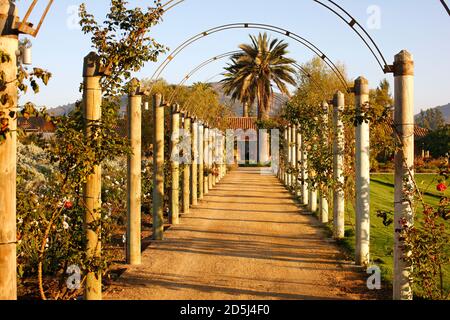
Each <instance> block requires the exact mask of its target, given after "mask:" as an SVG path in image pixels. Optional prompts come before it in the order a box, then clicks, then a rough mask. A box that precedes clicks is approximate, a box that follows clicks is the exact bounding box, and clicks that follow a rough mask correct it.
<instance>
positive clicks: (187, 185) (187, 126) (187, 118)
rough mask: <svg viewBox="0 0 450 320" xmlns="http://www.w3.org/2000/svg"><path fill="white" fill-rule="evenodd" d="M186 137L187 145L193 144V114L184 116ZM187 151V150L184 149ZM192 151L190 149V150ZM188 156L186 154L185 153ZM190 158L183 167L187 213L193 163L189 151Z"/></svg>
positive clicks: (185, 210)
mask: <svg viewBox="0 0 450 320" xmlns="http://www.w3.org/2000/svg"><path fill="white" fill-rule="evenodd" d="M183 128H184V138H183V139H188V140H189V142H188V143H187V144H186V145H192V144H191V143H190V141H191V140H190V139H191V133H190V131H191V116H190V115H189V114H185V116H184V125H183ZM184 151H186V150H184ZM189 151H190V150H189ZM185 156H186V155H185ZM188 157H189V159H185V160H187V162H186V163H185V164H184V167H183V213H184V214H187V213H189V206H190V190H189V189H190V179H191V178H190V177H191V168H190V167H191V163H192V154H191V153H190V152H188Z"/></svg>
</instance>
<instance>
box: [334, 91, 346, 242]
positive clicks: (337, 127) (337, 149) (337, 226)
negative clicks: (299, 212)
mask: <svg viewBox="0 0 450 320" xmlns="http://www.w3.org/2000/svg"><path fill="white" fill-rule="evenodd" d="M344 104H345V101H344V94H343V93H342V92H340V91H338V92H336V94H335V95H334V103H333V106H334V109H333V111H334V112H333V128H334V143H333V175H334V182H335V186H334V194H333V217H334V220H333V223H334V237H335V238H336V239H342V238H344V235H345V215H344V210H345V199H344V182H345V181H344V174H343V171H344V152H345V150H344V144H345V141H344V124H343V122H342V119H341V114H342V112H343V111H344Z"/></svg>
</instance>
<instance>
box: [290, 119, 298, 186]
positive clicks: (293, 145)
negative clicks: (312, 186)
mask: <svg viewBox="0 0 450 320" xmlns="http://www.w3.org/2000/svg"><path fill="white" fill-rule="evenodd" d="M291 130H292V136H291V167H292V170H293V171H295V170H296V167H297V166H296V164H297V145H296V143H295V141H296V138H297V126H296V125H292V129H291ZM297 182H298V177H297V175H296V174H294V173H292V174H291V187H292V193H294V194H295V193H296V190H297Z"/></svg>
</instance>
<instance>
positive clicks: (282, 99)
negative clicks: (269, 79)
mask: <svg viewBox="0 0 450 320" xmlns="http://www.w3.org/2000/svg"><path fill="white" fill-rule="evenodd" d="M210 85H211V87H212V88H213V89H214V90H215V91H216V92H217V93H218V94H219V99H220V102H221V103H222V104H224V105H227V106H230V107H231V109H232V111H233V112H234V113H235V114H236V115H237V116H238V117H242V116H243V111H244V110H243V109H244V108H243V106H242V104H241V103H240V102H239V101H234V102H233V101H232V99H231V97H230V96H228V95H226V94H225V93H224V90H223V87H222V84H221V83H220V82H213V83H210ZM287 100H288V99H287V97H286V96H284V95H282V94H279V93H274V99H273V106H272V110H271V112H270V114H271V115H276V114H277V113H278V112H279V111H280V110H281V108H282V107H283V105H284V104H285V103H286V101H287ZM250 115H251V116H256V103H255V104H254V105H253V106H252V108H251V111H250Z"/></svg>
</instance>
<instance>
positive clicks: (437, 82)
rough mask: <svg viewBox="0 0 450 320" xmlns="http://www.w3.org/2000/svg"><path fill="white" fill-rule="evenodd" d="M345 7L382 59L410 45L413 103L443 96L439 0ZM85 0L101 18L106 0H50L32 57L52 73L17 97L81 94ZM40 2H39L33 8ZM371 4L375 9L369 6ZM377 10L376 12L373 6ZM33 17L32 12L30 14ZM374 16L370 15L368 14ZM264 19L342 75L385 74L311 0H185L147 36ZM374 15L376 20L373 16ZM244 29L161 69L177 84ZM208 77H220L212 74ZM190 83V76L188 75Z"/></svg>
mask: <svg viewBox="0 0 450 320" xmlns="http://www.w3.org/2000/svg"><path fill="white" fill-rule="evenodd" d="M335 1H336V2H337V3H338V4H340V5H341V6H343V7H344V8H345V9H347V11H349V12H350V13H351V14H352V15H353V16H354V17H355V18H356V19H357V20H358V21H359V22H360V23H361V24H363V25H364V26H365V27H366V29H367V30H368V32H369V33H370V35H371V36H372V37H373V38H374V40H375V41H376V42H377V44H378V45H379V46H380V49H381V51H382V52H383V54H384V55H385V57H386V59H387V60H388V63H392V62H393V58H394V55H395V54H396V53H398V52H399V51H400V50H402V49H407V50H409V51H410V52H411V53H412V54H413V56H414V59H415V63H416V90H415V110H416V112H418V111H419V110H420V109H427V108H429V107H434V106H437V105H443V104H447V103H449V102H450V41H449V40H450V17H449V16H448V15H447V13H446V12H445V11H444V8H443V7H442V5H441V3H440V1H439V0H369V1H366V0H335ZM43 2H46V1H42V0H41V1H40V3H41V5H43ZM82 2H85V3H86V4H87V7H88V10H90V11H91V12H93V13H94V14H95V15H96V16H97V17H98V18H102V19H103V18H104V16H105V14H106V13H107V10H108V5H109V2H110V1H109V0H86V1H78V0H59V1H55V3H54V5H53V6H52V8H51V11H50V13H49V15H48V17H47V19H46V21H45V22H44V25H43V27H42V29H41V31H40V34H39V35H38V37H37V38H36V39H32V41H33V64H34V66H39V67H42V68H45V69H48V70H49V71H51V72H52V73H53V78H52V80H51V81H50V83H49V85H48V87H46V88H42V89H41V92H40V93H39V94H38V95H28V96H26V97H23V99H22V102H23V101H25V100H27V101H28V100H31V101H33V102H35V103H37V104H38V105H46V106H47V107H56V106H58V105H61V104H66V103H69V102H73V101H75V100H76V99H78V98H79V97H80V93H79V92H78V88H79V84H80V82H81V80H82V79H81V70H82V60H83V57H84V56H85V55H86V54H87V53H88V52H89V51H90V50H91V48H90V42H89V38H87V37H86V36H84V35H83V34H82V33H81V31H80V30H79V28H77V27H76V19H77V17H76V8H77V6H78V5H79V4H80V3H82ZM29 3H31V0H20V1H19V15H20V16H21V17H22V16H23V15H24V14H25V11H26V8H27V5H29ZM152 3H153V1H152V0H148V1H147V0H145V1H144V0H142V1H138V0H131V1H130V5H140V6H145V5H147V4H152ZM38 9H39V8H38ZM374 10H375V11H374ZM377 11H378V12H379V13H380V14H379V17H380V19H376V17H377V15H376V14H374V12H377ZM34 18H36V16H34ZM374 19H375V20H374ZM243 22H251V23H267V24H271V25H275V26H277V27H281V28H284V29H287V30H290V31H292V32H294V33H297V34H298V35H300V36H303V37H305V38H306V39H308V40H310V41H312V42H314V44H316V45H317V46H318V47H319V48H320V49H321V50H322V51H323V52H325V53H326V54H327V56H328V57H330V59H332V60H333V61H336V62H337V61H339V62H342V63H344V64H345V65H346V67H347V70H348V75H349V77H350V78H352V79H354V78H356V77H358V76H360V75H363V76H365V77H366V78H368V79H369V81H370V85H371V87H376V86H377V85H378V83H379V81H380V80H382V79H383V78H387V79H388V80H389V81H390V82H391V83H392V77H393V76H392V75H390V74H388V75H385V74H384V73H383V72H382V71H381V69H380V67H379V66H378V64H377V63H376V61H375V59H374V58H373V56H372V55H371V53H370V51H369V50H368V49H367V48H366V47H365V45H364V44H363V42H362V41H361V40H360V39H359V38H358V36H357V35H356V34H355V33H354V32H353V31H352V30H351V29H350V28H349V26H348V25H346V24H345V23H344V22H343V21H342V20H340V19H339V18H337V17H336V16H334V15H333V14H332V13H330V12H329V11H327V10H326V9H325V8H323V7H322V6H320V5H318V4H316V3H315V2H314V1H312V0H295V1H294V0H276V1H274V0H185V2H183V3H182V4H180V5H178V6H177V7H175V8H173V9H172V10H171V11H169V12H167V14H166V16H165V17H164V21H163V22H162V23H161V24H160V25H158V26H156V27H155V28H154V29H153V30H152V35H153V36H154V37H155V38H156V39H157V40H158V41H159V42H160V43H162V44H164V45H166V46H168V47H169V48H170V49H172V50H173V49H175V48H176V47H177V46H178V45H179V44H181V43H182V42H183V41H185V40H186V39H188V38H190V37H192V36H193V35H195V34H198V33H200V32H202V31H205V30H207V29H209V28H212V27H216V26H219V25H223V24H229V23H243ZM374 22H375V23H374ZM249 32H251V33H254V34H257V33H258V32H259V31H258V30H250V31H249V30H243V29H238V30H228V31H224V32H221V33H217V34H215V35H211V36H209V37H205V38H204V39H202V40H201V41H198V42H196V43H194V44H193V45H191V46H189V47H188V48H187V49H185V50H184V51H183V52H182V53H181V54H180V55H179V56H178V57H177V58H176V59H175V60H174V61H173V62H172V63H170V64H169V66H168V68H167V69H166V70H165V72H164V73H163V75H162V76H163V77H164V78H165V79H166V80H168V81H169V82H172V83H178V82H179V81H180V80H181V79H182V78H183V77H184V76H185V75H186V74H187V73H188V72H190V71H191V70H192V69H193V68H195V67H196V66H197V65H198V64H200V63H201V62H203V61H205V60H207V59H209V58H211V57H213V56H216V55H219V54H222V53H224V52H228V51H232V50H235V49H236V48H237V46H238V45H239V44H240V43H243V42H248V34H249ZM274 36H276V37H279V38H283V39H285V40H286V41H287V42H289V43H290V48H289V50H290V56H291V57H292V58H294V59H296V60H297V61H298V62H299V63H302V62H305V61H308V60H310V59H311V58H312V57H313V53H312V52H311V51H309V50H308V49H306V48H305V47H303V46H301V45H299V44H298V43H296V42H295V41H293V40H291V39H289V38H285V37H283V36H281V35H278V34H274ZM165 58H166V56H161V57H160V60H159V62H158V63H148V64H147V65H146V66H145V67H144V68H143V69H142V70H141V71H140V72H139V73H138V74H136V76H138V77H139V78H143V77H151V76H152V75H153V73H154V71H155V70H156V69H157V67H158V65H159V64H160V63H161V62H162V61H163V60H164V59H165ZM225 64H226V59H225V60H220V61H217V62H214V63H212V64H210V65H208V67H207V68H204V69H202V71H200V72H198V73H196V75H195V76H194V77H193V78H192V79H191V82H196V81H206V80H207V79H211V77H214V76H215V75H218V74H219V73H220V72H221V71H222V69H223V67H224V66H225ZM213 80H220V77H219V76H217V77H214V78H213ZM188 83H189V82H188Z"/></svg>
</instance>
